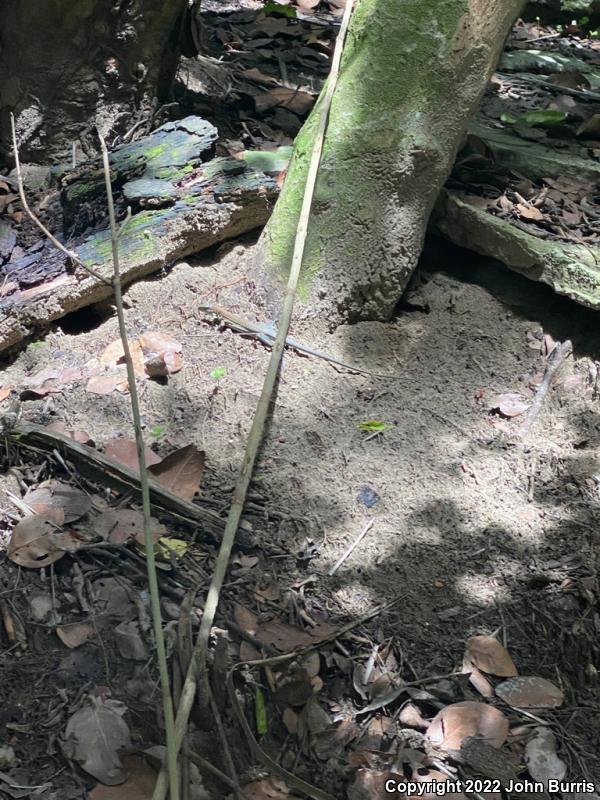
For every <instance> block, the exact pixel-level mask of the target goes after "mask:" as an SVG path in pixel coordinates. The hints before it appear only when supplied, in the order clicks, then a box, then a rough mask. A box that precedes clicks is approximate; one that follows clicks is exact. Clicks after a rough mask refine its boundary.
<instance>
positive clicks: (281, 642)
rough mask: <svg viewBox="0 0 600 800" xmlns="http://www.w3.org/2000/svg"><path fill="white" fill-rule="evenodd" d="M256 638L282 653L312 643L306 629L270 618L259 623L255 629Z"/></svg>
mask: <svg viewBox="0 0 600 800" xmlns="http://www.w3.org/2000/svg"><path fill="white" fill-rule="evenodd" d="M256 638H257V639H259V640H260V641H261V642H263V644H268V645H271V647H275V648H277V650H280V651H281V652H282V653H288V652H290V651H291V650H296V649H297V648H299V647H308V646H309V645H311V644H313V643H314V640H313V638H312V637H311V635H310V633H308V632H307V631H303V630H302V629H301V628H295V627H294V626H293V625H288V624H287V623H285V622H279V621H278V620H271V621H270V622H265V623H264V624H263V625H259V626H258V628H257V630H256Z"/></svg>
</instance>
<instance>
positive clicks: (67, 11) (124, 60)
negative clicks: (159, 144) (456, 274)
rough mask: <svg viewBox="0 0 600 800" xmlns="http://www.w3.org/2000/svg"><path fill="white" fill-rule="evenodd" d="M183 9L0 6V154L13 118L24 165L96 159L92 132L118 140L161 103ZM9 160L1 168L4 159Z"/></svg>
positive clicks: (160, 1) (160, 3) (114, 2)
mask: <svg viewBox="0 0 600 800" xmlns="http://www.w3.org/2000/svg"><path fill="white" fill-rule="evenodd" d="M186 7H187V1H186V0H76V1H75V2H74V0H42V1H40V0H7V2H2V3H0V148H1V151H2V152H3V153H4V154H5V155H7V154H8V152H9V150H10V144H9V143H10V112H11V111H12V112H13V113H14V114H15V117H16V121H17V129H18V136H19V140H20V148H21V158H22V159H23V160H24V161H31V162H38V163H49V162H52V161H56V160H61V159H62V160H64V159H65V158H66V157H68V158H69V159H70V156H71V148H72V143H73V142H77V141H79V142H80V143H81V147H82V148H83V150H84V152H87V153H89V152H90V151H93V150H95V146H96V145H95V142H94V127H95V126H98V127H99V129H100V131H101V132H102V133H103V135H110V134H115V133H124V132H126V131H127V130H128V129H129V128H130V127H131V126H132V125H134V124H135V123H136V122H137V121H138V119H139V116H138V115H139V113H140V112H141V111H142V110H143V109H145V110H146V111H149V110H151V108H152V105H151V104H152V103H153V102H154V101H155V100H156V98H161V99H162V98H163V97H164V95H165V93H166V92H167V91H168V89H169V86H170V84H171V80H172V77H173V75H174V71H175V69H176V61H177V38H178V36H177V32H178V27H179V26H178V21H179V20H180V19H181V14H182V13H183V12H184V10H185V8H186ZM6 160H8V159H6Z"/></svg>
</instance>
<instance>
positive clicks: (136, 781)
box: [90, 753, 156, 800]
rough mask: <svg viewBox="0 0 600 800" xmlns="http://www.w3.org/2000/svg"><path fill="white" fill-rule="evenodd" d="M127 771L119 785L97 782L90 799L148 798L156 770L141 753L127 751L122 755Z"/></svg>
mask: <svg viewBox="0 0 600 800" xmlns="http://www.w3.org/2000/svg"><path fill="white" fill-rule="evenodd" d="M122 760H123V767H124V769H125V771H126V773H127V778H126V780H125V783H121V784H120V785H119V786H110V787H108V786H103V785H102V784H100V783H99V784H97V785H96V786H95V787H94V788H93V789H92V791H91V792H90V800H150V799H151V797H152V792H153V791H154V786H155V784H156V772H155V770H154V769H153V767H152V766H151V765H150V764H149V763H148V761H147V760H146V758H144V756H142V755H137V754H134V753H129V754H127V755H125V756H123V759H122Z"/></svg>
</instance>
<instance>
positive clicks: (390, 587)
mask: <svg viewBox="0 0 600 800" xmlns="http://www.w3.org/2000/svg"><path fill="white" fill-rule="evenodd" d="M252 247H253V243H252V240H251V239H248V240H246V241H244V242H241V243H236V244H234V245H232V246H226V247H224V248H221V249H220V250H219V251H217V252H216V253H212V254H210V255H207V256H205V257H202V258H199V259H197V260H195V261H191V262H189V263H181V264H178V265H177V266H175V267H174V268H173V269H172V270H171V271H170V272H169V273H168V274H166V275H163V276H160V277H156V278H154V279H151V280H147V281H144V282H140V283H138V284H136V285H134V286H132V287H131V288H130V289H129V290H128V292H127V300H128V304H129V308H128V310H127V324H128V326H129V329H130V331H131V333H132V335H137V334H140V333H143V332H144V331H146V330H156V329H159V330H161V331H163V332H166V333H169V334H171V335H172V336H174V337H176V338H177V339H178V340H179V341H180V342H181V344H182V346H183V369H182V370H181V371H180V372H179V373H177V374H175V375H172V376H170V377H169V379H168V381H166V382H163V383H159V382H156V381H150V380H148V381H146V382H145V383H144V384H143V386H142V393H141V397H142V407H143V415H144V422H145V425H146V430H147V432H148V440H149V441H150V442H152V443H153V447H154V448H155V449H156V450H158V451H159V452H160V454H161V455H162V454H165V453H167V452H169V451H170V450H171V449H173V448H175V447H181V446H183V445H185V444H188V443H190V442H193V443H195V444H197V445H198V446H200V447H201V448H202V449H204V450H205V451H206V454H207V474H206V478H205V484H204V487H203V490H202V496H203V497H205V498H209V497H210V499H211V501H212V502H213V504H214V505H216V507H218V508H220V509H223V510H226V509H227V506H228V499H229V497H230V494H231V491H232V488H233V484H234V482H235V478H236V474H237V470H238V468H239V465H240V461H241V457H242V453H243V448H244V445H245V439H246V436H247V433H248V431H249V428H250V424H251V418H252V413H253V409H254V407H255V405H256V401H257V399H258V395H259V393H260V389H261V385H262V380H263V377H264V373H265V369H266V365H267V361H268V357H269V354H268V351H267V350H266V349H265V348H264V347H263V346H262V345H260V344H257V343H255V342H253V341H251V340H249V339H247V338H244V337H242V336H240V335H236V334H234V333H232V332H230V331H227V330H222V329H219V327H218V326H215V325H211V324H210V320H209V321H207V317H206V313H204V312H201V311H199V310H198V306H199V305H200V304H202V303H206V302H220V303H221V304H223V305H226V306H227V307H228V308H231V309H232V310H236V311H240V312H242V313H244V314H246V315H250V314H252V313H253V312H254V313H255V314H256V315H257V316H260V309H253V308H252V305H251V304H250V302H249V299H248V298H249V297H251V296H252V292H251V287H248V286H246V285H245V282H244V264H245V261H246V259H247V258H249V257H250V256H251V252H252ZM406 299H407V300H408V301H410V303H412V304H415V305H416V306H417V307H418V308H420V309H421V310H418V308H417V310H415V309H414V308H413V309H412V310H400V311H399V312H398V314H397V316H396V317H395V318H394V319H393V321H392V322H390V323H389V324H382V323H361V324H358V325H356V326H353V327H342V328H338V329H337V330H336V331H334V332H333V333H331V332H330V331H329V330H328V327H327V324H326V321H325V320H323V321H316V322H315V321H314V320H312V321H309V320H307V319H304V320H303V309H302V307H301V306H300V307H299V309H298V311H299V313H298V321H297V322H295V323H294V325H293V335H294V336H295V337H296V338H297V339H300V340H301V341H303V342H306V343H307V344H309V345H311V346H312V347H316V348H318V349H319V350H323V351H325V352H327V353H330V354H332V355H336V356H338V357H340V358H342V359H343V360H344V361H347V362H350V363H352V364H356V365H357V366H358V367H361V368H363V369H368V370H371V371H373V372H376V373H378V374H383V375H385V376H387V377H370V376H366V375H359V374H352V373H351V372H349V371H347V370H343V369H337V368H334V367H332V366H331V365H330V364H328V363H326V362H324V361H321V360H318V359H314V358H307V357H302V356H300V355H298V354H296V353H294V352H287V353H286V355H285V361H284V366H283V371H282V375H281V380H280V385H279V391H278V396H277V404H276V407H275V410H274V414H273V417H272V420H271V423H270V427H269V430H268V435H267V438H266V441H265V445H264V448H263V450H262V452H261V456H260V459H259V463H258V465H257V469H256V474H255V478H254V482H253V485H252V489H251V501H252V504H253V508H254V509H255V510H257V509H258V511H259V512H260V515H256V514H255V516H254V517H253V527H254V529H253V536H254V541H255V542H256V552H257V553H260V551H261V544H262V545H263V546H264V548H265V550H266V552H267V553H269V552H270V553H275V555H272V556H271V557H269V556H264V555H263V556H261V566H260V569H261V580H263V581H264V580H269V581H273V582H274V583H277V584H278V585H279V586H281V587H286V586H290V585H292V584H293V583H294V582H296V581H298V580H304V579H306V578H307V577H309V576H314V580H313V582H312V583H310V584H309V585H308V586H307V588H306V591H305V594H306V604H307V609H308V610H309V612H311V613H312V614H313V616H314V617H315V618H320V619H322V618H328V619H330V620H332V621H337V620H338V619H341V620H343V619H348V618H349V617H350V618H351V617H354V616H358V615H361V614H364V613H365V612H366V611H368V610H369V609H370V608H372V607H373V606H374V605H376V604H378V603H380V602H382V601H383V602H388V601H393V600H395V601H397V602H396V604H395V605H393V606H392V607H391V608H390V609H389V610H388V611H386V612H385V613H384V614H383V615H382V616H381V617H379V618H378V620H377V622H376V623H375V624H374V626H373V631H374V636H375V638H376V639H377V637H379V638H383V637H386V636H393V637H395V640H396V642H397V645H398V647H399V649H400V651H401V652H402V655H403V659H404V663H403V664H402V665H401V670H403V671H404V672H405V674H408V675H410V674H414V675H418V676H422V675H430V674H437V673H446V672H448V671H450V670H452V669H453V668H454V667H455V666H457V664H459V663H460V658H461V656H462V652H463V648H464V641H465V639H466V637H468V636H469V635H470V634H472V633H477V632H485V633H491V632H494V631H497V630H500V631H501V637H503V639H504V641H505V642H506V644H507V646H508V648H509V650H510V652H511V654H512V656H513V659H514V660H515V662H516V663H517V666H518V667H519V669H520V670H521V672H522V673H523V674H541V675H544V676H545V677H548V678H550V679H552V680H554V681H555V682H558V683H560V684H561V685H562V686H563V688H564V689H565V691H566V694H567V698H568V707H567V708H565V710H564V714H563V717H561V718H562V719H563V721H564V724H565V726H566V727H565V730H567V728H568V735H569V737H572V738H570V739H569V741H570V742H571V745H572V749H573V751H574V752H575V751H577V752H578V753H580V756H579V758H580V759H583V762H584V763H585V765H586V768H587V770H588V771H589V773H590V774H591V775H593V776H594V777H595V778H597V779H598V778H600V767H599V763H598V756H597V755H595V754H594V753H597V752H598V735H599V734H598V732H599V731H600V714H599V711H598V705H597V703H598V697H597V686H596V683H595V676H596V672H595V670H596V667H595V666H594V662H595V664H596V665H597V664H598V645H597V641H596V640H597V629H596V622H597V620H598V619H599V618H598V606H597V602H598V582H597V573H596V559H597V556H596V552H597V537H598V521H599V514H598V511H599V500H600V488H599V487H600V458H599V455H598V445H599V443H600V417H599V414H598V399H597V397H595V395H594V386H593V379H594V367H593V362H594V361H595V360H599V359H600V332H599V329H598V324H597V320H598V316H597V314H593V313H592V312H587V311H586V310H585V309H582V308H581V307H578V306H576V305H575V304H573V303H571V302H570V301H568V300H565V299H564V298H558V297H556V296H555V295H553V294H552V293H551V292H550V290H547V289H546V288H545V287H544V286H541V285H538V284H533V283H530V282H528V281H526V280H525V279H522V278H520V277H519V276H516V275H514V274H512V273H510V272H509V271H507V270H506V269H505V268H502V267H500V266H497V265H495V264H493V263H490V262H485V261H482V260H481V259H480V258H477V257H475V256H472V255H469V254H466V253H465V252H463V251H459V250H451V249H450V248H449V247H448V246H447V245H443V246H441V247H440V246H437V245H436V244H435V243H432V244H431V245H430V247H429V248H428V252H427V254H426V256H425V257H424V258H423V261H422V265H421V267H420V269H419V271H418V274H417V275H416V276H415V279H414V281H413V285H412V287H411V289H410V291H409V293H408V295H407V297H406ZM427 309H428V310H427ZM117 336H118V330H117V322H116V318H115V316H114V314H112V313H111V310H110V308H104V309H96V310H90V309H88V310H86V311H83V312H80V313H79V314H77V315H74V316H72V317H71V318H67V319H66V320H65V321H64V322H63V323H62V324H61V325H59V326H57V327H56V328H55V329H54V330H53V331H51V332H50V333H49V334H48V335H47V336H46V337H45V338H44V340H43V341H42V342H38V343H34V344H33V345H32V344H30V345H29V346H28V347H27V349H26V350H24V351H23V352H21V353H20V354H19V355H18V356H17V357H16V358H15V359H14V361H13V362H12V363H10V364H7V365H6V367H5V369H4V371H3V373H2V375H1V381H0V382H1V383H2V384H3V385H19V384H20V383H21V382H22V380H23V378H24V377H25V376H26V375H31V374H33V373H35V372H37V371H39V370H41V369H43V368H45V367H47V366H48V365H50V364H52V365H53V366H64V367H67V366H71V367H73V366H83V365H84V364H85V363H86V362H88V361H89V360H90V359H91V358H93V357H95V356H99V355H100V354H101V353H102V351H103V349H104V348H105V347H106V346H107V345H108V344H109V343H110V342H111V341H113V340H115V339H116V338H117ZM544 336H545V337H546V339H545V342H546V344H547V343H548V342H549V341H550V339H553V340H559V341H560V340H563V339H565V338H570V339H571V340H572V341H573V346H574V357H572V358H570V359H569V360H568V362H567V363H566V364H565V366H564V367H563V369H562V370H561V372H560V375H559V378H558V380H557V382H556V384H555V388H554V389H553V391H552V392H551V394H550V396H549V398H548V401H547V403H546V405H545V407H544V409H543V411H542V414H541V416H540V418H539V420H538V422H537V423H536V425H535V427H534V429H533V431H532V433H531V435H530V436H529V437H528V438H527V439H526V440H525V441H524V442H523V441H520V440H519V439H518V437H515V435H514V434H515V433H516V432H517V431H518V429H519V426H520V425H521V424H522V421H523V417H522V416H520V417H519V416H517V417H515V418H513V419H504V418H502V417H501V416H500V415H498V414H497V413H494V412H493V411H491V410H490V405H493V403H492V398H493V397H494V396H495V395H502V394H505V393H508V392H519V393H521V394H522V395H523V397H524V398H526V399H528V398H529V399H530V398H531V397H533V393H534V391H535V387H536V385H537V383H538V382H539V380H540V378H541V375H542V374H543V370H544V359H543V357H542V352H541V351H542V347H543V344H544ZM221 368H224V369H225V374H223V375H222V377H214V371H215V370H221V372H222V369H221ZM211 373H213V375H211ZM532 387H533V388H532ZM48 397H49V398H50V399H48ZM48 397H47V398H43V399H39V400H35V401H27V402H25V403H24V404H23V405H24V412H25V415H26V416H28V417H29V418H30V419H32V420H34V421H48V420H49V419H61V420H64V421H65V422H66V423H67V424H68V426H69V427H72V428H76V429H84V430H86V431H88V432H89V434H90V435H91V436H92V437H93V438H94V440H95V441H96V442H97V443H100V444H101V443H102V442H103V441H106V440H107V439H109V438H111V437H114V436H117V435H126V436H130V435H131V428H130V421H129V419H130V414H129V401H128V397H127V396H126V395H121V394H119V393H117V392H115V393H113V394H111V395H108V396H105V397H102V396H97V395H93V394H90V393H89V392H86V390H85V380H81V381H79V382H77V383H75V384H73V385H70V386H69V387H68V388H65V389H64V390H63V391H62V393H61V392H59V393H54V394H52V395H49V396H48ZM369 420H378V421H381V422H384V423H386V424H387V428H386V429H385V431H383V432H382V433H380V434H379V435H375V436H370V435H369V434H368V433H366V432H364V431H362V430H361V429H360V428H359V425H360V423H362V422H366V421H369ZM157 426H160V428H162V429H163V432H162V433H160V435H158V436H152V435H151V433H150V432H151V431H155V429H156V427H157ZM7 480H9V481H10V478H9V479H7ZM5 485H8V484H6V483H5ZM371 518H372V519H373V521H374V522H373V526H372V528H371V529H370V530H369V532H368V533H367V535H366V536H365V537H364V539H363V540H362V542H361V544H360V545H359V546H358V547H357V549H356V550H355V552H354V553H353V554H352V555H351V556H350V557H349V558H348V559H347V561H346V562H345V563H344V564H343V565H342V566H341V567H340V568H339V569H338V571H337V572H336V574H335V575H334V576H333V577H329V576H328V575H327V573H328V570H329V569H330V568H331V567H332V565H333V564H334V563H335V562H336V560H337V559H338V558H339V557H340V555H341V554H342V553H343V551H344V550H345V548H346V547H347V546H348V545H349V544H350V543H351V542H352V541H353V540H354V539H355V538H356V537H357V536H358V534H359V533H360V532H361V530H362V529H363V528H364V526H365V525H366V524H367V523H368V521H369V520H370V519H371ZM4 566H5V568H6V569H9V568H10V565H8V564H7V563H6V562H5V565H4ZM9 577H10V576H8V577H5V584H6V583H7V582H8V581H9ZM56 646H57V645H54V647H55V648H56ZM558 713H559V717H560V714H561V713H562V712H558ZM569 752H570V751H569ZM581 753H583V754H584V755H581ZM573 759H574V760H573V762H572V765H571V766H572V769H573V772H574V773H579V772H580V766H581V765H580V763H578V760H577V757H576V756H573Z"/></svg>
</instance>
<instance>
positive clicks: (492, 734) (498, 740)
mask: <svg viewBox="0 0 600 800" xmlns="http://www.w3.org/2000/svg"><path fill="white" fill-rule="evenodd" d="M508 728H509V725H508V719H507V718H506V717H505V716H504V714H503V713H502V712H501V711H500V710H499V709H497V708H494V706H488V705H486V704H485V703H477V702H474V701H472V700H466V701H464V702H462V703H453V704H452V705H449V706H446V707H445V708H443V709H442V710H441V711H440V712H439V713H438V714H436V716H435V717H434V718H433V719H432V720H431V723H430V724H429V728H428V729H427V734H426V735H427V738H428V739H430V740H431V741H432V742H433V743H434V744H437V745H438V746H439V747H441V748H442V749H443V750H460V746H461V743H462V740H463V739H464V738H465V737H466V736H481V737H482V738H483V739H485V741H486V742H488V744H491V745H493V746H494V747H502V745H503V744H504V742H505V741H506V737H507V736H508Z"/></svg>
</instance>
